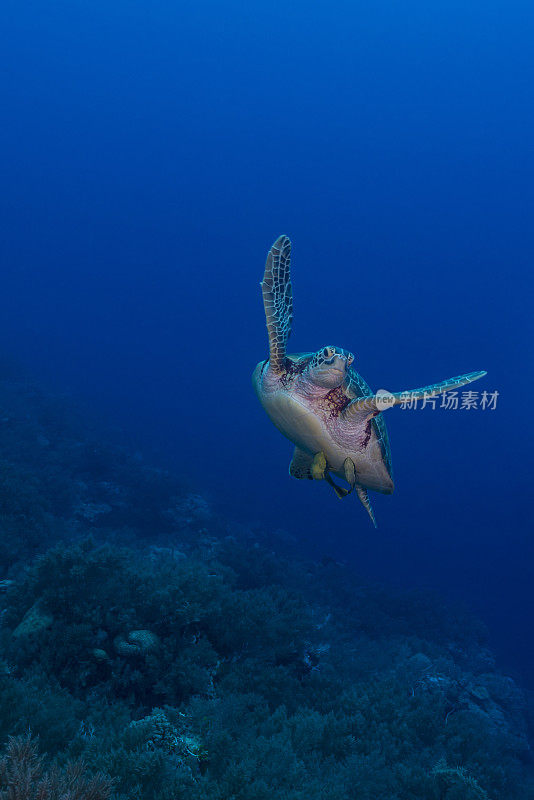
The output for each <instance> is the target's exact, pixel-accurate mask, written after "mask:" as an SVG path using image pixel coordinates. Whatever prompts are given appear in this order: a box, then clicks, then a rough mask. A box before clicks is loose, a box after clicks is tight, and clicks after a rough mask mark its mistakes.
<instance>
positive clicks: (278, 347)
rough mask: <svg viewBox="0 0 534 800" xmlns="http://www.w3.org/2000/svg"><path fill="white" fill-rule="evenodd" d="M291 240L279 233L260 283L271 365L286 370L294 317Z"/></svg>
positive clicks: (276, 368)
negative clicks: (288, 341) (287, 346)
mask: <svg viewBox="0 0 534 800" xmlns="http://www.w3.org/2000/svg"><path fill="white" fill-rule="evenodd" d="M290 258H291V242H290V240H289V238H288V237H287V236H280V237H279V238H278V239H277V240H276V242H275V243H274V244H273V246H272V247H271V249H270V250H269V254H268V256H267V261H266V264H265V273H264V276H263V281H262V284H261V288H262V292H263V303H264V306H265V317H266V321H267V332H268V334H269V350H270V362H271V368H272V369H273V370H274V371H275V372H278V373H280V372H282V371H283V370H284V363H285V355H286V345H287V340H288V339H289V334H290V333H291V322H292V319H293V296H292V290H291V280H290Z"/></svg>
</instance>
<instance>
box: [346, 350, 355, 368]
mask: <svg viewBox="0 0 534 800" xmlns="http://www.w3.org/2000/svg"><path fill="white" fill-rule="evenodd" d="M353 361H354V356H353V355H352V353H349V354H348V356H347V364H348V365H349V367H350V365H351V364H352V362H353Z"/></svg>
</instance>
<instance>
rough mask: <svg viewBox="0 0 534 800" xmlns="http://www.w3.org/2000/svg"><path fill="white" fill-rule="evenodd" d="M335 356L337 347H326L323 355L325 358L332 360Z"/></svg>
mask: <svg viewBox="0 0 534 800" xmlns="http://www.w3.org/2000/svg"><path fill="white" fill-rule="evenodd" d="M335 354H336V348H335V347H325V349H324V350H323V355H324V357H325V358H332V356H335Z"/></svg>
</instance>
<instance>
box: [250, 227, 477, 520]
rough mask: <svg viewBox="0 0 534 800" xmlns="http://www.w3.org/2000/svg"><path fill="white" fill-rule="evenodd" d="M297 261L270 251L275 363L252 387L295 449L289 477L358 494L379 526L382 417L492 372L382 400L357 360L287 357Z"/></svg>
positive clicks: (285, 246)
mask: <svg viewBox="0 0 534 800" xmlns="http://www.w3.org/2000/svg"><path fill="white" fill-rule="evenodd" d="M290 256H291V242H290V240H289V239H288V237H287V236H280V237H279V238H278V239H277V240H276V242H275V243H274V244H273V246H272V247H271V249H270V250H269V253H268V255H267V262H266V264H265V273H264V276H263V281H262V282H261V289H262V294H263V304H264V307H265V317H266V320H267V332H268V336H269V358H268V359H266V360H265V361H260V363H259V364H258V365H257V366H256V369H255V370H254V373H253V375H252V383H253V385H254V388H255V390H256V393H257V395H258V397H259V399H260V402H261V404H262V405H263V407H264V409H265V411H266V412H267V414H268V416H269V417H270V419H271V421H272V422H273V423H274V424H275V425H276V427H277V428H278V430H279V431H281V433H283V434H284V436H286V437H287V438H288V439H289V440H290V441H291V442H293V444H294V445H295V451H294V453H293V459H292V461H291V464H290V466H289V474H290V475H292V476H293V477H294V478H299V479H304V478H307V479H308V480H325V481H327V483H329V484H330V486H332V488H333V490H334V491H335V493H336V495H337V496H338V497H339V498H343V497H346V496H347V495H348V494H350V493H351V492H352V491H356V494H357V495H358V497H359V498H360V500H361V502H362V503H363V505H364V507H365V508H366V509H367V512H368V514H369V516H370V517H371V520H372V522H373V524H374V526H375V527H376V521H375V517H374V514H373V510H372V508H371V504H370V502H369V495H368V489H372V490H373V491H375V492H381V493H383V494H391V492H392V491H393V478H392V469H391V451H390V447H389V439H388V433H387V429H386V425H385V423H384V419H383V417H382V413H381V412H382V411H385V410H386V409H388V408H392V407H393V406H395V405H399V404H400V403H406V402H407V401H408V400H417V399H419V398H421V399H422V398H430V397H434V396H435V395H439V394H442V393H444V392H447V391H449V390H451V389H457V388H458V387H460V386H465V385H466V384H468V383H471V382H472V381H476V380H478V379H479V378H482V377H483V376H484V375H485V374H486V373H485V372H484V371H480V372H469V373H467V374H465V375H459V376H458V377H456V378H449V379H448V380H445V381H441V382H440V383H434V384H431V385H430V386H424V387H423V388H421V389H413V390H409V391H403V392H386V391H379V392H377V393H376V394H375V393H373V392H372V391H371V389H370V388H369V386H368V385H367V383H366V382H365V381H364V379H363V378H362V377H361V375H359V374H358V373H357V372H356V370H355V369H354V367H353V363H354V356H353V354H352V353H351V352H350V351H349V350H345V349H344V348H343V347H335V346H333V345H327V346H326V347H321V349H320V350H318V351H317V352H316V353H294V354H289V353H287V352H286V348H287V342H288V339H289V335H290V333H291V322H292V319H293V297H292V289H291V272H290ZM332 476H336V477H337V478H340V479H342V480H345V481H347V483H348V485H349V488H348V489H347V488H344V487H343V486H339V485H338V484H337V483H335V481H334V479H333V477H332Z"/></svg>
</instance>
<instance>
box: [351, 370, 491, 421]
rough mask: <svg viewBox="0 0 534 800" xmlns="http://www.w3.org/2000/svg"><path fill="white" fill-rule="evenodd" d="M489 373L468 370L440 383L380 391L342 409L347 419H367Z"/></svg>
mask: <svg viewBox="0 0 534 800" xmlns="http://www.w3.org/2000/svg"><path fill="white" fill-rule="evenodd" d="M484 375H487V373H486V372H484V370H481V371H479V372H467V373H466V374H465V375H458V376H457V377H456V378H448V379H447V380H446V381H441V382H440V383H432V384H430V386H423V387H422V388H421V389H410V390H407V391H404V392H386V391H380V392H377V394H373V395H369V396H368V397H360V398H357V399H355V400H352V402H350V403H349V404H348V406H346V408H345V409H344V410H343V411H342V415H343V417H344V418H345V419H350V418H351V417H354V416H357V417H359V418H361V419H366V418H369V417H373V416H375V414H378V412H379V411H386V409H388V408H393V406H398V405H400V404H401V403H407V402H409V401H410V400H411V401H414V400H415V401H416V400H424V399H425V398H430V397H435V396H436V395H438V394H444V393H445V392H448V391H450V390H451V389H459V388H460V387H461V386H465V385H466V384H468V383H472V382H473V381H478V379H479V378H483V377H484Z"/></svg>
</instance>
